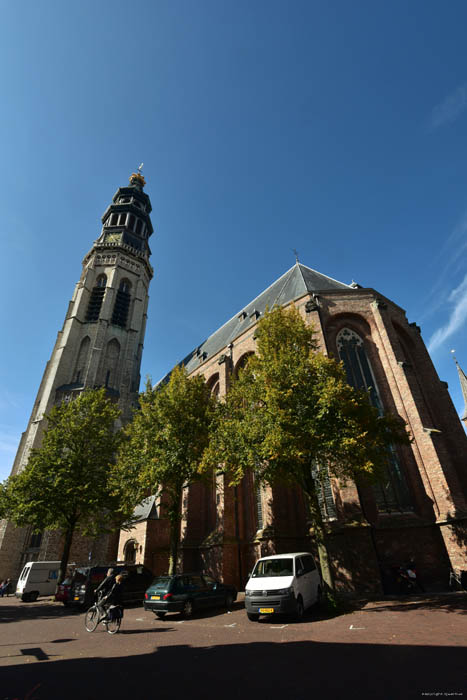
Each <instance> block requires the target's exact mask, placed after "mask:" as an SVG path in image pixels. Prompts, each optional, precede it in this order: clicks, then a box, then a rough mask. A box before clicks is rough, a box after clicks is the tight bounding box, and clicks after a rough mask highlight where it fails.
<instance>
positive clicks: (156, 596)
mask: <svg viewBox="0 0 467 700" xmlns="http://www.w3.org/2000/svg"><path fill="white" fill-rule="evenodd" d="M160 599H161V597H160V595H152V596H151V600H160Z"/></svg>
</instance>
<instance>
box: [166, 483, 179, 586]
mask: <svg viewBox="0 0 467 700" xmlns="http://www.w3.org/2000/svg"><path fill="white" fill-rule="evenodd" d="M181 501H182V491H181V489H180V491H179V492H178V493H177V495H176V497H175V498H174V500H173V503H172V505H171V507H170V511H169V519H170V552H169V576H173V575H174V574H176V573H177V559H178V542H179V539H180V520H181V513H180V511H181Z"/></svg>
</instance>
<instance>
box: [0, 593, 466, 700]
mask: <svg viewBox="0 0 467 700" xmlns="http://www.w3.org/2000/svg"><path fill="white" fill-rule="evenodd" d="M0 625H1V626H0V629H1V635H0V700H74V699H75V698H81V699H82V700H94V699H96V700H97V698H99V700H107V698H115V699H116V700H119V699H120V698H125V699H126V700H127V699H128V698H129V699H130V700H139V699H140V698H142V699H143V698H144V700H152V698H154V699H157V700H165V699H166V698H167V699H168V698H172V699H173V698H175V699H176V700H178V699H179V698H185V697H186V698H187V700H194V699H196V700H197V699H198V698H200V699H201V698H202V699H203V700H206V697H207V696H209V697H213V698H221V699H222V700H224V699H225V700H230V699H236V698H242V699H247V700H249V699H250V698H255V700H257V699H258V698H261V700H269V698H273V699H274V698H281V699H282V698H286V699H287V700H295V699H296V698H297V699H299V700H300V699H302V698H303V699H304V698H307V700H310V698H314V699H316V700H321V698H323V699H326V700H327V699H328V698H329V699H331V700H334V698H339V699H340V698H343V699H347V698H348V699H353V698H355V699H356V698H359V699H360V700H361V699H362V698H365V699H366V698H371V699H372V700H373V699H375V700H380V699H390V700H399V699H400V700H405V698H408V699H411V698H427V697H462V695H467V673H466V669H467V652H466V649H465V646H466V630H467V594H465V593H457V594H450V595H445V596H441V595H437V596H432V597H430V596H423V597H422V596H417V597H413V598H406V599H391V600H388V599H385V600H379V601H364V600H362V601H354V602H353V603H352V606H351V607H350V608H349V610H348V612H346V613H345V614H342V615H339V616H336V617H334V618H331V619H329V618H326V617H325V616H324V615H323V614H320V613H319V611H315V610H314V611H311V612H310V613H309V614H308V615H307V616H306V617H305V620H304V621H303V622H300V623H297V622H294V621H293V620H284V619H281V618H278V619H276V618H268V617H264V618H261V620H260V622H257V623H252V622H249V621H248V619H247V617H246V613H245V610H244V608H243V604H242V602H238V603H236V605H235V607H234V609H233V610H232V611H231V612H226V611H225V610H216V611H214V612H209V613H204V614H199V615H196V616H195V617H194V618H192V619H190V620H183V619H182V618H181V617H180V616H179V615H170V616H169V615H168V616H167V617H166V618H165V619H164V620H158V619H157V618H155V617H154V615H153V614H152V613H150V612H145V611H144V610H143V609H142V608H141V607H133V608H128V609H126V610H125V617H124V620H123V623H122V628H121V631H120V632H119V633H118V634H117V635H115V636H111V635H108V634H107V633H106V631H105V629H104V628H103V627H102V625H100V626H99V627H98V629H97V630H96V631H95V632H93V633H92V634H90V633H88V632H86V631H85V629H84V615H83V613H81V612H77V611H73V610H69V609H68V608H64V607H63V606H62V605H61V604H60V603H55V602H53V601H51V600H49V599H42V600H41V599H39V601H37V602H36V603H29V604H28V603H22V602H21V601H19V600H16V599H15V598H13V597H9V598H3V599H1V598H0Z"/></svg>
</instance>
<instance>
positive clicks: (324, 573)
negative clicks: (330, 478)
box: [307, 489, 335, 601]
mask: <svg viewBox="0 0 467 700" xmlns="http://www.w3.org/2000/svg"><path fill="white" fill-rule="evenodd" d="M307 496H308V502H309V504H310V511H311V517H312V521H313V530H314V535H315V540H316V546H317V548H318V555H319V563H320V566H321V578H322V581H323V588H324V591H323V592H324V594H325V596H326V598H327V599H328V600H330V601H335V593H334V579H333V576H332V569H331V564H330V561H329V552H328V548H327V544H326V531H325V527H324V522H323V516H322V515H321V508H320V507H319V502H318V497H317V495H316V491H315V490H314V489H310V491H308V492H307Z"/></svg>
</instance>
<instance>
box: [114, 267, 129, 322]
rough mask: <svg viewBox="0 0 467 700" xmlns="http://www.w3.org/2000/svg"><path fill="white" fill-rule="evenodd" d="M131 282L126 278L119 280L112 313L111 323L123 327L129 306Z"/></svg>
mask: <svg viewBox="0 0 467 700" xmlns="http://www.w3.org/2000/svg"><path fill="white" fill-rule="evenodd" d="M130 291H131V283H130V282H129V280H127V279H123V280H122V281H121V282H120V286H119V288H118V291H117V297H116V299H115V305H114V310H113V314H112V323H113V324H115V325H116V326H121V328H125V326H126V322H127V318H128V310H129V308H130Z"/></svg>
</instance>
